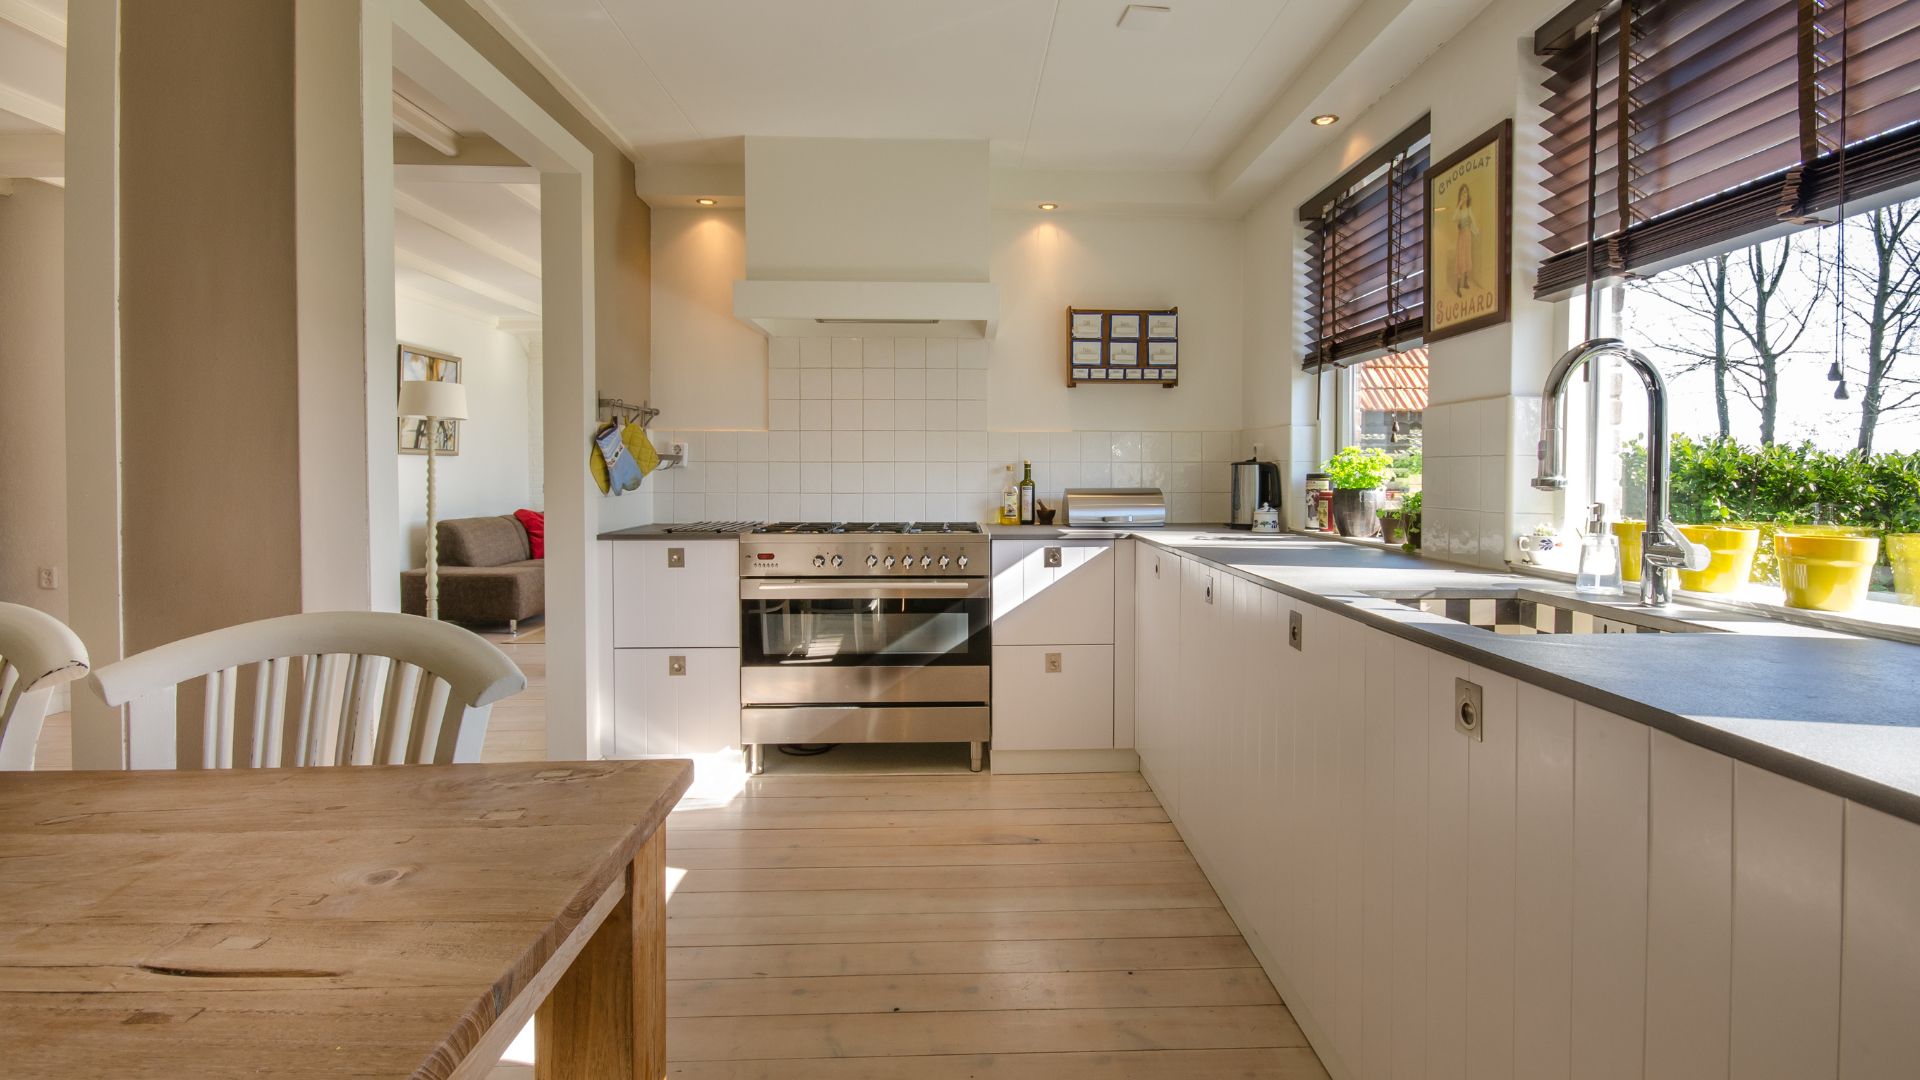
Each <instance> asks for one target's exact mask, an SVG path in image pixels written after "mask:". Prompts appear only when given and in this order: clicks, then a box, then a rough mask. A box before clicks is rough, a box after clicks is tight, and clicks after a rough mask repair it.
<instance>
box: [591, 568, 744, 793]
mask: <svg viewBox="0 0 1920 1080" xmlns="http://www.w3.org/2000/svg"><path fill="white" fill-rule="evenodd" d="M627 546H629V547H650V546H653V545H650V544H640V543H633V544H629V545H627ZM613 700H614V743H615V747H614V754H613V756H614V757H639V756H642V755H651V754H665V755H670V756H671V755H682V754H710V753H716V752H718V751H721V750H726V749H728V748H732V747H738V746H739V745H740V650H739V649H616V650H614V653H613Z"/></svg>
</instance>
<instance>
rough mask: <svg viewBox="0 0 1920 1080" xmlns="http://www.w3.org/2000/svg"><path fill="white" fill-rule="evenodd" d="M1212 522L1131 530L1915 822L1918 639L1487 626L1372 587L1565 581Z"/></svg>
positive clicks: (1721, 620)
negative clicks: (1501, 630)
mask: <svg viewBox="0 0 1920 1080" xmlns="http://www.w3.org/2000/svg"><path fill="white" fill-rule="evenodd" d="M1053 531H1054V532H1055V533H1056V534H1057V533H1058V532H1059V530H1053ZM1222 532H1223V530H1219V529H1207V530H1205V531H1204V533H1199V532H1196V531H1193V530H1187V529H1176V528H1168V529H1165V530H1144V529H1143V530H1140V531H1138V532H1134V533H1131V534H1129V535H1132V536H1134V537H1136V538H1138V539H1140V540H1142V541H1145V542H1147V543H1150V544H1154V545H1157V546H1160V547H1163V548H1166V549H1168V550H1170V551H1174V552H1177V553H1179V554H1181V555H1184V556H1187V557H1189V558H1194V559H1198V560H1200V561H1202V562H1205V563H1207V564H1209V565H1211V566H1214V567H1217V568H1219V569H1221V570H1224V571H1226V572H1228V573H1232V574H1235V575H1238V576H1240V577H1244V578H1247V579H1249V580H1252V581H1256V582H1260V583H1263V584H1266V585H1268V586H1270V587H1272V588H1276V589H1278V590H1280V591H1281V592H1283V593H1286V594H1288V595H1289V596H1292V597H1294V598H1296V599H1299V600H1302V601H1305V602H1307V603H1311V604H1314V605H1316V606H1318V607H1323V608H1327V609H1329V610H1332V611H1336V612H1339V613H1342V614H1345V615H1347V616H1349V617H1351V618H1355V619H1358V620H1360V621H1361V622H1363V623H1366V624H1368V625H1370V626H1373V627H1376V628H1378V629H1381V630H1383V631H1385V632H1387V633H1390V634H1394V635H1396V636H1398V637H1402V638H1405V639H1407V640H1409V641H1413V642H1416V643H1418V644H1421V645H1424V646H1427V647H1428V648H1432V649H1436V650H1438V651H1440V652H1444V653H1447V654H1448V655H1451V656H1456V657H1459V658H1460V659H1463V660H1466V661H1468V662H1469V663H1473V664H1477V665H1479V666H1481V667H1485V668H1488V669H1489V670H1493V671H1498V672H1501V673H1502V674H1506V675H1510V676H1512V677H1514V678H1516V679H1519V680H1521V681H1523V682H1528V683H1532V684H1534V685H1536V686H1541V687H1544V688H1546V689H1548V690H1552V691H1554V692H1555V693H1559V694H1562V695H1564V696H1566V697H1569V698H1573V699H1574V700H1576V701H1583V702H1586V703H1588V704H1590V705H1594V706H1597V707H1599V708H1602V709H1605V710H1607V711H1609V712H1613V713H1617V714H1619V715H1621V716H1625V717H1628V718H1631V719H1634V720H1637V721H1640V722H1641V723H1644V724H1646V725H1648V726H1649V727H1653V728H1657V729H1659V730H1661V731H1664V732H1667V733H1668V734H1671V735H1673V736H1675V737H1677V738H1680V739H1684V740H1686V741H1688V742H1691V743H1694V744H1696V745H1699V746H1703V747H1705V748H1707V749H1709V750H1713V751H1716V752H1718V753H1722V754H1725V755H1727V756H1728V757H1731V758H1734V759H1736V760H1739V761H1745V762H1748V763H1750V764H1753V765H1757V766H1759V767H1761V768H1763V769H1767V770H1768V771H1770V772H1775V773H1779V774H1781V775H1782V776H1787V777H1791V778H1792V779H1795V780H1799V781H1801V782H1802V783H1805V784H1808V785H1810V786H1812V787H1816V788H1819V789H1821V790H1823V791H1828V792H1832V793H1833V794H1835V795H1839V796H1842V797H1843V798H1848V799H1852V800H1854V801H1856V802H1859V803H1861V804H1863V805H1866V806H1871V807H1873V808H1874V809H1877V810H1881V811H1884V812H1886V813H1889V814H1892V815H1894V816H1896V817H1900V818H1904V819H1906V820H1908V821H1912V822H1916V823H1920V695H1916V693H1915V680H1916V679H1920V646H1914V645H1908V644H1904V643H1901V642H1897V641H1883V640H1879V639H1875V638H1863V637H1852V636H1848V635H1844V634H1836V633H1831V632H1828V631H1824V630H1818V629H1812V628H1808V627H1802V626H1795V625H1792V624H1788V623H1783V622H1778V621H1774V620H1768V619H1761V618H1756V617H1753V616H1749V615H1742V614H1738V613H1730V612H1727V611H1723V610H1721V609H1717V608H1715V609H1710V608H1692V609H1687V608H1685V607H1681V608H1678V609H1676V613H1677V614H1678V615H1679V616H1680V617H1682V618H1685V619H1686V620H1687V621H1689V622H1699V623H1704V624H1706V625H1710V626H1713V627H1715V628H1717V629H1722V630H1728V631H1733V632H1731V633H1707V634H1604V635H1581V636H1578V637H1572V636H1564V637H1563V636H1554V635H1542V636H1538V637H1531V636H1509V635H1505V634H1494V633H1490V632H1488V631H1485V630H1480V629H1476V628H1474V627H1471V626H1465V625H1462V624H1460V623H1457V622H1453V621H1450V620H1448V619H1444V618H1442V617H1440V616H1438V615H1430V614H1427V613H1425V612H1421V611H1417V610H1415V609H1412V608H1408V607H1404V606H1402V605H1400V604H1397V603H1394V602H1393V601H1392V600H1390V599H1380V598H1378V597H1376V596H1373V595H1370V594H1373V593H1382V592H1404V593H1420V592H1429V591H1455V592H1460V591H1472V590H1474V589H1479V588H1494V589H1500V588H1507V589H1511V588H1513V587H1514V586H1516V585H1518V586H1522V587H1524V588H1527V589H1529V590H1533V591H1538V592H1548V593H1559V594H1562V595H1570V594H1571V590H1570V589H1568V588H1566V587H1565V586H1560V585H1555V584H1552V583H1548V582H1543V581H1542V580H1541V579H1539V578H1534V577H1526V576H1521V575H1517V574H1504V573H1496V572H1491V571H1482V570H1475V569H1471V568H1464V567H1454V566H1449V565H1447V564H1445V563H1438V562H1432V561H1429V560H1425V559H1418V558H1412V557H1409V556H1405V555H1401V554H1398V553H1396V552H1392V551H1387V550H1384V549H1375V548H1369V547H1363V546H1360V545H1355V544H1349V543H1342V542H1340V541H1337V540H1319V539H1315V538H1312V537H1307V536H1294V535H1288V536H1280V537H1267V538H1257V537H1234V538H1232V539H1228V540H1215V539H1211V537H1214V536H1219V535H1221V534H1222ZM1203 536H1204V537H1207V538H1205V539H1203V538H1202V537H1203Z"/></svg>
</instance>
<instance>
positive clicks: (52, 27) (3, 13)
mask: <svg viewBox="0 0 1920 1080" xmlns="http://www.w3.org/2000/svg"><path fill="white" fill-rule="evenodd" d="M0 23H7V24H8V25H11V26H17V27H19V28H20V29H22V30H25V31H26V32H27V33H29V34H32V35H33V36H34V37H37V38H40V39H41V40H43V41H47V42H51V43H52V44H55V45H58V46H60V47H61V48H62V49H64V48H66V47H67V20H65V19H63V18H61V17H60V16H58V15H55V14H54V13H53V12H51V11H47V10H46V9H44V8H39V7H35V6H34V5H32V4H29V3H27V2H26V0H0Z"/></svg>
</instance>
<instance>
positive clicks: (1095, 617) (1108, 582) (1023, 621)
mask: <svg viewBox="0 0 1920 1080" xmlns="http://www.w3.org/2000/svg"><path fill="white" fill-rule="evenodd" d="M1056 560H1057V565H1050V564H1053V563H1055V562H1056ZM1118 561H1119V560H1118V559H1117V558H1116V556H1115V555H1114V541H1112V540H995V541H994V542H993V643H994V644H995V645H1111V644H1113V610H1114V598H1113V592H1114V565H1115V564H1116V563H1117V562H1118ZM1108 745H1109V746H1111V745H1112V743H1111V742H1109V743H1108Z"/></svg>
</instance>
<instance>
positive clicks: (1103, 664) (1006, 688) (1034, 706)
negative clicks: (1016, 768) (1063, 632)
mask: <svg viewBox="0 0 1920 1080" xmlns="http://www.w3.org/2000/svg"><path fill="white" fill-rule="evenodd" d="M1049 657H1058V658H1059V663H1058V670H1050V668H1049V664H1048V658H1049ZM993 746H994V749H996V750H1105V749H1110V748H1112V746H1113V646H1111V645H995V646H994V647H993Z"/></svg>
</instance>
